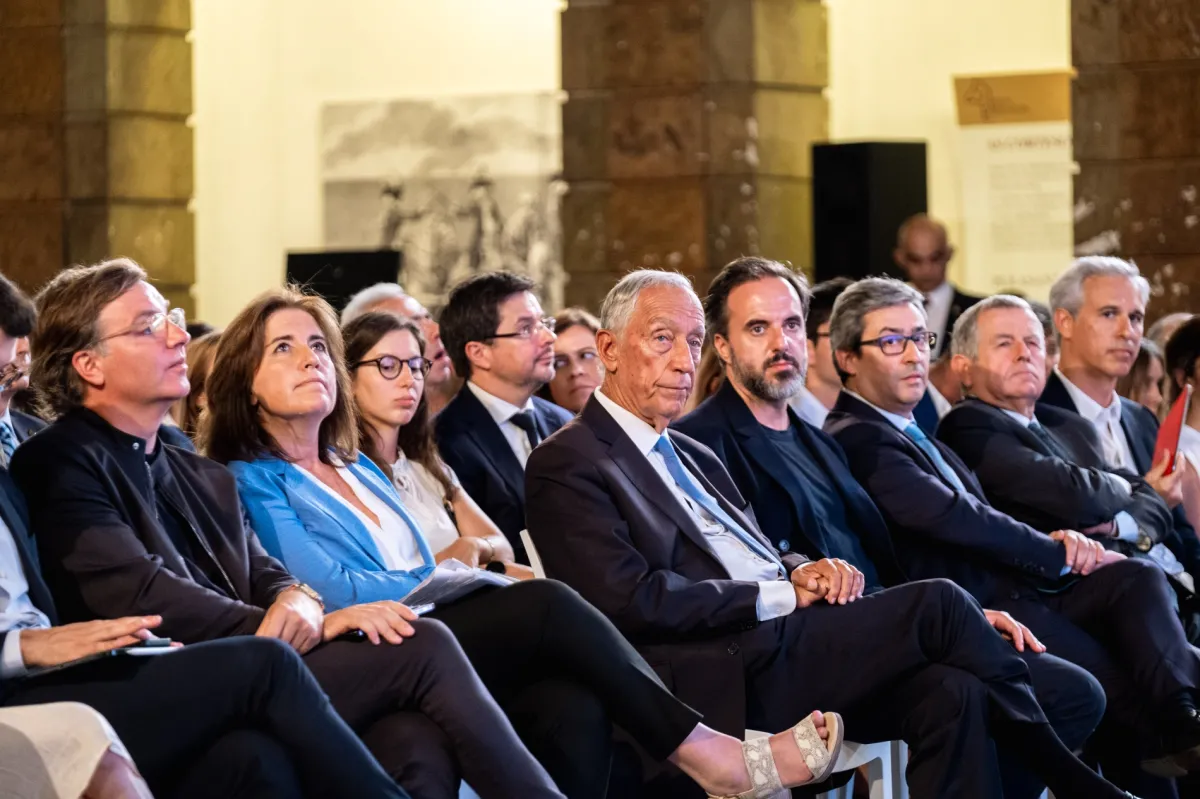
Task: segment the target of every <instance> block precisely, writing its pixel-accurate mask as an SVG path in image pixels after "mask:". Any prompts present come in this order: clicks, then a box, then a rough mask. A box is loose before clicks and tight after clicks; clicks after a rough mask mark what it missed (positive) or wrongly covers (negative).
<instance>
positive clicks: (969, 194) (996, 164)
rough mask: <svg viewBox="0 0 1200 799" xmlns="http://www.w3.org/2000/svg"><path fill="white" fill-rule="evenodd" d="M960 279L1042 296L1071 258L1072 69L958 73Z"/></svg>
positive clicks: (986, 290) (976, 286) (988, 289)
mask: <svg viewBox="0 0 1200 799" xmlns="http://www.w3.org/2000/svg"><path fill="white" fill-rule="evenodd" d="M954 89H955V96H956V99H957V105H958V124H959V129H960V136H959V142H960V152H961V161H960V163H961V174H962V203H963V208H962V211H963V241H962V242H960V246H959V252H960V256H959V257H960V258H961V259H962V262H963V265H964V272H963V282H964V284H965V286H966V287H967V289H968V290H972V291H976V292H979V293H981V294H997V293H1001V292H1009V291H1017V292H1020V293H1021V294H1023V295H1025V296H1027V297H1029V298H1031V299H1039V300H1045V299H1046V297H1047V296H1048V294H1049V293H1050V285H1051V284H1052V283H1053V282H1054V279H1055V278H1056V277H1057V276H1058V275H1059V273H1061V272H1062V270H1063V269H1065V268H1066V267H1067V265H1068V264H1070V262H1071V258H1072V257H1073V249H1074V219H1073V216H1072V214H1073V210H1072V209H1073V201H1072V192H1073V187H1072V175H1073V173H1074V170H1075V164H1074V158H1073V155H1072V149H1071V73H1070V72H1043V73H1026V74H1020V75H974V76H960V77H956V78H955V79H954Z"/></svg>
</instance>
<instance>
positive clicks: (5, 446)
mask: <svg viewBox="0 0 1200 799" xmlns="http://www.w3.org/2000/svg"><path fill="white" fill-rule="evenodd" d="M0 451H2V452H3V453H4V463H3V464H0V465H3V466H8V464H9V462H10V461H12V456H13V453H14V452H16V451H17V434H16V433H15V432H14V431H13V429H12V425H10V424H9V423H8V422H3V423H0Z"/></svg>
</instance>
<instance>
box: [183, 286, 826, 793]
mask: <svg viewBox="0 0 1200 799" xmlns="http://www.w3.org/2000/svg"><path fill="white" fill-rule="evenodd" d="M545 323H546V322H545V321H543V322H542V324H545ZM549 323H550V324H553V321H552V320H549ZM533 324H537V323H533ZM408 332H409V333H410V334H411V333H412V331H411V330H410V331H408ZM417 341H418V343H419V339H418V340H417ZM364 355H366V356H368V357H363V358H358V359H356V360H355V363H361V364H362V365H361V366H360V367H359V369H358V370H359V371H360V372H366V373H367V374H369V373H370V372H371V371H375V372H380V377H382V376H383V375H382V371H383V370H386V371H388V372H392V373H395V374H396V375H397V380H401V379H405V378H406V377H407V376H409V374H410V372H411V370H412V368H413V365H414V364H415V366H416V367H417V371H418V372H421V371H423V370H424V369H425V363H424V360H423V359H421V360H418V359H419V358H422V356H421V353H420V351H419V348H418V350H417V352H415V353H414V352H411V351H405V352H397V353H379V354H378V355H372V353H371V351H370V350H368V351H367V352H366V353H364ZM385 355H391V356H393V357H394V358H395V360H397V361H402V363H401V364H400V365H399V368H398V369H397V365H396V364H395V363H393V362H392V359H391V358H387V357H384V356H385ZM402 375H403V376H402ZM416 382H417V381H413V386H412V388H410V390H409V391H407V392H400V393H398V394H396V395H395V396H393V397H392V398H391V400H390V402H391V404H392V405H394V406H395V407H399V408H403V407H405V406H412V407H414V408H415V407H416V405H417V404H419V402H420V397H419V392H418V391H417V390H416ZM351 385H352V384H351V382H350V375H349V371H348V370H347V368H346V360H345V353H344V347H343V342H342V336H341V334H340V331H339V330H338V328H337V318H336V316H335V315H334V313H333V309H332V308H330V307H329V304H328V303H326V302H325V301H324V300H322V299H320V298H318V297H308V296H304V295H302V294H300V293H298V292H296V291H294V290H291V289H278V290H275V291H271V292H268V293H266V294H264V295H262V296H261V297H259V298H258V299H257V300H255V301H254V302H252V303H250V305H249V306H248V307H247V308H246V309H244V310H243V311H242V312H241V313H240V314H238V316H237V318H235V319H234V320H233V322H231V323H230V325H229V327H228V328H227V329H226V330H225V332H224V333H222V334H221V344H220V345H219V347H218V350H217V360H216V364H215V367H214V370H213V376H212V378H211V379H210V382H209V387H208V414H207V415H206V417H205V419H204V422H203V432H202V443H203V446H204V447H205V449H206V451H207V454H208V455H209V457H211V458H213V459H214V460H217V461H219V462H221V463H226V464H228V465H229V469H230V471H232V472H233V474H234V476H235V478H236V479H237V484H238V493H239V495H240V497H241V500H242V505H243V507H244V510H245V513H246V515H247V517H248V518H249V521H250V525H251V527H252V528H253V529H254V532H255V533H256V534H257V535H258V538H259V539H260V540H261V542H262V544H263V546H264V547H265V548H266V549H267V551H268V552H270V554H272V555H273V556H275V557H277V558H279V559H280V560H281V561H283V563H284V565H285V566H286V567H287V569H288V571H290V572H291V573H292V574H293V575H295V576H296V577H297V578H298V579H300V580H301V581H303V582H304V583H305V584H307V585H308V586H310V587H311V588H312V589H314V590H315V591H316V592H317V593H319V594H320V595H321V599H322V601H323V602H324V604H325V606H326V608H327V609H328V610H329V611H334V610H337V609H339V608H342V607H346V606H348V605H353V604H356V603H362V602H374V601H397V600H399V601H403V600H404V599H405V598H406V597H407V596H408V595H409V594H411V593H412V592H413V590H414V589H415V588H416V587H417V586H418V585H420V583H421V582H422V581H423V580H424V579H425V578H426V577H428V576H429V575H430V574H431V573H432V572H433V570H434V567H435V562H436V561H435V558H434V555H433V552H432V550H431V548H430V547H429V544H428V543H427V541H426V539H425V536H424V532H423V530H422V529H421V526H420V524H419V523H418V521H417V520H416V518H415V517H414V516H413V514H412V512H411V510H410V509H409V508H408V507H407V506H406V505H405V504H404V503H403V502H402V501H401V500H400V497H399V495H398V494H397V493H396V491H395V489H394V488H393V486H392V483H391V482H390V481H389V480H388V479H387V477H386V476H385V475H384V474H383V472H381V471H380V469H379V468H378V467H377V466H376V465H375V464H374V463H372V462H371V461H370V460H369V459H367V458H361V457H359V450H358V446H359V436H358V426H357V424H356V420H355V414H354V404H355V403H354V400H353V399H352V397H351V392H352V388H351ZM407 454H408V455H413V453H407ZM428 618H429V619H430V620H432V621H434V622H440V623H442V624H445V625H446V626H447V627H449V629H450V631H451V632H452V633H453V634H454V637H455V639H456V640H457V641H458V643H459V645H460V646H461V647H462V651H463V652H464V653H465V654H466V657H467V658H468V660H469V661H470V663H471V665H472V666H473V667H474V669H475V671H476V672H477V673H478V676H479V679H480V680H481V681H482V682H483V685H484V687H486V688H487V690H488V691H490V692H491V694H492V695H493V696H494V698H495V699H496V701H497V702H498V703H499V705H500V707H501V708H502V709H504V710H505V711H506V712H507V713H508V715H509V719H510V721H511V722H512V724H513V726H514V727H515V728H516V729H517V732H518V733H519V734H520V735H521V738H522V740H523V741H524V742H525V743H526V744H527V745H528V746H529V749H530V751H531V752H532V753H533V754H534V756H535V757H536V758H537V759H538V760H539V761H540V762H541V763H542V765H543V766H545V769H546V771H548V772H549V773H550V776H551V777H553V779H554V783H555V784H556V785H557V787H558V789H559V790H560V791H561V792H562V793H563V794H565V795H566V796H568V797H571V799H576V798H577V797H579V798H583V797H588V798H589V799H591V798H594V799H603V797H605V796H606V793H607V787H608V778H609V769H610V765H611V760H612V740H613V739H612V727H613V725H614V724H616V725H619V726H620V727H621V728H622V729H623V730H624V731H625V733H627V734H628V735H629V736H630V737H632V738H633V739H634V740H635V741H636V742H637V743H638V745H639V746H640V747H641V748H642V749H643V750H644V751H645V752H647V753H648V754H649V755H650V756H652V757H654V758H655V759H659V760H667V761H670V762H671V763H673V764H675V765H676V766H677V767H679V768H680V769H681V770H682V771H683V772H684V773H685V774H687V775H688V776H689V777H690V778H691V779H693V780H694V781H695V782H697V783H698V784H699V785H700V786H701V787H702V788H704V789H705V790H707V791H708V792H709V794H710V795H718V796H737V797H742V796H746V797H750V796H755V795H757V792H756V791H755V790H754V785H755V780H754V778H753V777H752V776H751V774H750V771H749V766H748V765H747V764H748V763H749V762H750V761H751V760H753V759H754V757H755V755H756V754H757V756H758V757H759V758H760V759H761V758H764V757H766V756H765V755H764V754H763V751H764V748H769V750H770V751H771V752H778V753H780V756H777V758H776V764H777V765H778V766H779V771H780V773H779V777H780V779H781V781H782V783H783V784H784V785H786V786H789V787H792V786H797V785H801V784H807V783H809V782H820V781H822V780H824V779H825V778H826V777H827V776H828V774H829V772H831V771H832V768H833V765H834V763H835V762H836V760H837V755H838V748H839V747H840V745H841V737H840V729H841V725H840V719H839V718H838V717H837V716H836V714H826V715H823V714H821V713H813V714H811V715H809V716H807V717H805V719H804V720H803V721H801V722H800V723H799V724H797V725H796V726H795V727H793V728H792V729H789V730H787V731H784V732H782V733H778V734H777V735H774V736H771V737H770V738H769V739H766V740H767V743H766V744H763V743H761V742H759V743H755V742H754V741H751V742H749V745H748V747H747V750H746V751H747V752H748V754H746V755H744V754H743V746H742V742H741V741H740V739H739V738H735V737H733V736H731V735H726V734H722V733H720V732H717V731H716V730H713V729H712V728H710V727H707V726H705V725H704V724H701V723H700V715H699V714H698V713H696V711H694V710H692V709H691V708H690V707H688V706H687V705H685V704H684V703H682V702H680V701H679V700H678V699H677V698H676V697H675V696H674V695H673V694H672V693H671V692H670V691H669V690H668V689H667V687H666V686H664V685H663V683H662V682H661V681H660V680H659V678H658V677H657V676H656V674H655V671H654V669H653V668H652V667H651V666H650V665H649V664H647V663H646V661H645V660H643V659H642V657H641V655H639V654H638V653H637V650H635V649H634V648H633V647H632V646H631V645H630V643H629V642H628V641H627V640H626V639H625V637H624V636H623V635H621V633H620V632H619V631H618V630H617V629H616V628H615V627H614V626H613V625H612V623H611V622H610V621H609V620H608V619H607V618H606V617H605V616H604V615H603V614H601V613H600V612H599V611H598V610H596V609H595V608H594V607H592V606H591V605H589V604H588V603H587V602H585V601H584V600H583V599H582V598H581V597H580V596H579V594H577V593H575V592H574V591H573V590H571V589H570V588H568V587H566V586H565V585H563V584H562V583H560V582H557V581H555V580H526V581H520V582H515V583H513V584H511V585H506V586H504V587H497V588H489V589H483V590H481V591H478V592H476V593H472V594H469V595H468V596H466V597H464V598H461V599H458V600H457V601H453V602H450V603H446V604H441V605H438V607H437V608H436V609H434V610H433V611H432V612H430V613H429V615H428ZM369 645H370V644H364V646H369ZM437 677H438V675H436V674H431V675H429V679H431V680H432V679H437ZM448 721H449V722H452V723H449V724H445V725H442V731H443V732H444V733H445V734H446V736H447V738H448V739H449V744H450V746H451V747H452V748H453V750H454V751H455V752H456V753H458V752H462V751H463V750H464V748H463V746H462V745H461V742H462V741H463V740H464V738H465V737H466V736H470V735H471V734H472V733H473V729H472V726H471V724H470V722H469V720H461V719H449V720H448ZM738 732H739V733H740V732H741V731H740V730H739V731H738ZM760 741H761V739H760ZM783 753H786V756H783ZM505 756H506V757H510V758H512V759H514V761H515V762H517V763H518V764H519V763H522V762H523V760H522V758H523V757H524V756H525V753H524V752H523V751H514V752H509V753H506V755H505ZM464 770H465V767H464ZM492 795H493V796H497V797H500V796H505V797H507V796H524V795H526V794H525V793H522V792H510V793H496V792H493V794H492ZM484 799H489V797H484Z"/></svg>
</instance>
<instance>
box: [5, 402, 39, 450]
mask: <svg viewBox="0 0 1200 799" xmlns="http://www.w3.org/2000/svg"><path fill="white" fill-rule="evenodd" d="M8 414H9V416H10V417H12V426H13V432H14V433H16V434H17V443H18V444H20V443H21V442H23V441H24V440H25V439H27V438H29V437H30V436H31V435H33V434H34V433H36V432H38V431H39V430H41V429H43V428H44V427H45V426H46V423H45V422H43V421H42V420H41V419H39V418H37V417H36V416H31V415H30V414H28V413H22V412H21V411H15V410H11V409H10V410H9V412H8Z"/></svg>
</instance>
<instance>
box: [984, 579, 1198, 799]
mask: <svg viewBox="0 0 1200 799" xmlns="http://www.w3.org/2000/svg"><path fill="white" fill-rule="evenodd" d="M1172 599H1173V592H1172V589H1171V587H1170V585H1169V584H1168V583H1167V578H1166V576H1165V575H1164V574H1163V572H1162V570H1160V569H1159V568H1157V567H1156V566H1154V565H1153V564H1150V563H1148V562H1147V561H1145V560H1141V559H1133V558H1130V559H1128V560H1124V561H1121V562H1120V563H1115V564H1113V565H1111V566H1105V567H1104V568H1102V569H1100V570H1099V571H1096V572H1093V573H1092V574H1091V575H1089V576H1088V577H1085V578H1083V579H1081V580H1079V581H1078V582H1077V583H1075V584H1074V585H1072V586H1071V587H1070V588H1069V589H1067V590H1066V591H1063V592H1061V593H1058V594H1048V595H1039V596H1037V597H1021V598H1018V599H1015V600H1008V601H999V602H997V603H996V604H997V605H998V609H1002V610H1007V611H1008V612H1009V613H1011V614H1012V615H1013V616H1014V617H1015V618H1016V619H1018V620H1020V621H1021V623H1023V624H1025V625H1026V626H1027V627H1029V629H1031V630H1033V633H1034V635H1036V636H1037V637H1038V638H1040V639H1041V640H1042V643H1044V644H1045V645H1046V647H1047V648H1048V650H1049V651H1051V652H1053V653H1055V654H1056V655H1058V656H1059V657H1061V658H1064V659H1066V660H1069V661H1071V662H1072V663H1075V664H1077V665H1079V666H1082V667H1083V668H1085V669H1087V671H1088V672H1090V673H1091V674H1092V675H1094V676H1095V678H1096V679H1097V680H1099V682H1100V684H1101V685H1102V686H1103V687H1104V693H1105V696H1106V697H1107V702H1108V704H1107V710H1106V712H1105V716H1104V721H1103V722H1102V723H1101V726H1100V729H1099V730H1097V734H1096V740H1095V752H1096V754H1097V756H1098V757H1099V759H1100V762H1101V766H1102V767H1103V768H1104V771H1105V775H1106V776H1107V777H1109V779H1110V780H1112V781H1113V782H1115V783H1116V784H1118V785H1120V786H1121V787H1122V788H1125V789H1126V790H1131V791H1134V792H1135V793H1139V795H1148V796H1160V797H1161V796H1170V795H1172V794H1173V790H1172V789H1171V787H1170V785H1169V784H1167V781H1164V780H1154V779H1153V778H1150V777H1148V776H1145V775H1143V773H1142V772H1141V770H1140V761H1141V759H1142V757H1143V756H1144V755H1145V754H1147V752H1145V751H1139V748H1138V747H1139V746H1141V745H1148V746H1153V743H1154V741H1155V740H1156V736H1157V733H1158V730H1157V717H1158V714H1159V713H1160V712H1161V710H1162V708H1163V705H1164V703H1165V702H1166V701H1167V700H1168V699H1169V698H1170V697H1171V696H1172V695H1173V694H1176V693H1178V692H1179V691H1181V690H1185V689H1186V690H1194V689H1195V688H1196V686H1197V685H1198V684H1200V682H1198V681H1200V658H1198V657H1197V652H1196V650H1195V649H1194V648H1193V647H1192V646H1191V645H1190V644H1189V643H1188V642H1187V638H1186V635H1185V634H1184V631H1183V627H1182V625H1181V624H1180V622H1179V619H1178V618H1177V617H1176V615H1175V612H1174V610H1173V609H1172V608H1173V604H1172ZM1090 748H1091V747H1090Z"/></svg>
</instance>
